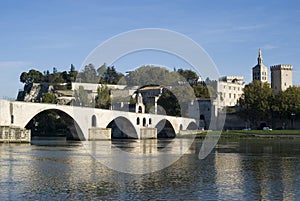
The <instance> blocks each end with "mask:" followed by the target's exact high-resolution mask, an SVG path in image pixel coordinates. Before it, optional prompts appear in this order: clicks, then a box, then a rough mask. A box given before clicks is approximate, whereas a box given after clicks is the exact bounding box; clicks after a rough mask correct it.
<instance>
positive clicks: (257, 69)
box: [252, 49, 268, 82]
mask: <svg viewBox="0 0 300 201" xmlns="http://www.w3.org/2000/svg"><path fill="white" fill-rule="evenodd" d="M262 60H263V59H262V54H261V49H259V50H258V58H257V65H256V66H254V67H253V68H252V78H253V79H252V80H253V81H254V80H260V81H262V82H268V67H266V66H265V65H264V64H263V62H262Z"/></svg>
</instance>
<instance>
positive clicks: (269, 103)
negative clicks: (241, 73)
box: [238, 81, 300, 129]
mask: <svg viewBox="0 0 300 201" xmlns="http://www.w3.org/2000/svg"><path fill="white" fill-rule="evenodd" d="M238 106H239V109H238V115H239V116H240V117H241V118H243V119H244V120H245V121H246V122H249V123H250V125H251V127H254V128H260V127H262V126H272V127H274V128H276V129H285V128H286V127H287V126H288V125H290V127H292V126H293V125H291V124H292V121H294V120H295V119H297V118H299V116H300V87H297V86H292V87H289V88H288V89H286V90H285V91H280V92H279V93H278V94H274V92H273V90H272V89H271V87H270V84H269V83H264V82H261V81H253V82H252V83H250V84H248V85H246V86H245V88H244V94H243V95H242V97H241V98H240V99H239V101H238Z"/></svg>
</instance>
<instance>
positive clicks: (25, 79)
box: [20, 69, 44, 84]
mask: <svg viewBox="0 0 300 201" xmlns="http://www.w3.org/2000/svg"><path fill="white" fill-rule="evenodd" d="M43 81H44V75H43V73H41V72H40V71H37V70H34V69H31V70H29V72H28V73H26V72H23V73H22V74H21V76H20V82H22V83H25V84H30V83H34V82H35V83H41V82H43Z"/></svg>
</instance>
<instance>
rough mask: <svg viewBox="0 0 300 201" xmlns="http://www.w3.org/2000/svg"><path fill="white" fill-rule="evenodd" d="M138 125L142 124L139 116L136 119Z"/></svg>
mask: <svg viewBox="0 0 300 201" xmlns="http://www.w3.org/2000/svg"><path fill="white" fill-rule="evenodd" d="M136 125H140V118H139V117H138V118H137V119H136Z"/></svg>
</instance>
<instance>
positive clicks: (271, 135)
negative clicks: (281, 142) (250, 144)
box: [180, 130, 300, 138]
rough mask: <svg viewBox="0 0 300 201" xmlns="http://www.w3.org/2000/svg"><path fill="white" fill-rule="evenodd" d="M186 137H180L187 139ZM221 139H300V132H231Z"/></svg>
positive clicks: (203, 133) (203, 134) (222, 134)
mask: <svg viewBox="0 0 300 201" xmlns="http://www.w3.org/2000/svg"><path fill="white" fill-rule="evenodd" d="M207 134H208V135H214V132H208V131H203V132H200V133H196V134H191V135H185V136H186V137H187V136H189V137H191V136H192V137H196V138H205V137H206V135H207ZM185 136H184V135H182V136H180V137H185ZM220 137H221V138H300V130H272V131H264V130H249V131H244V130H230V131H222V133H221V136H220Z"/></svg>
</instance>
